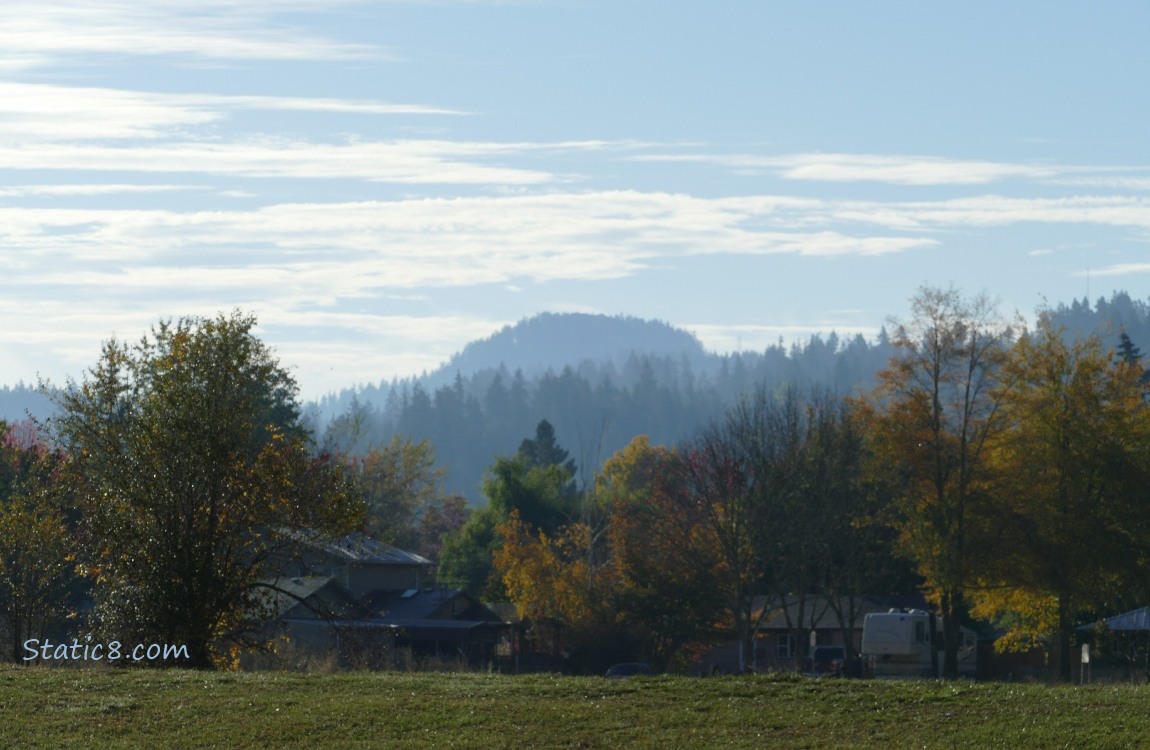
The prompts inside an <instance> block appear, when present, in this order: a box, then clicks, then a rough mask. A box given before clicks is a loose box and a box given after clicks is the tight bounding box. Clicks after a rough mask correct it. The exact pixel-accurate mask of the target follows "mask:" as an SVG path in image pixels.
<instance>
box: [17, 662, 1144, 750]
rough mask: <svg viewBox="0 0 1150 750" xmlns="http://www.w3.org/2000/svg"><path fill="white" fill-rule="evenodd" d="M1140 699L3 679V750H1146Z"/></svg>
mask: <svg viewBox="0 0 1150 750" xmlns="http://www.w3.org/2000/svg"><path fill="white" fill-rule="evenodd" d="M1148 708H1150V690H1148V689H1147V688H1140V687H1136V686H1131V685H1118V686H1113V685H1105V686H1101V685H1099V686H1086V687H1075V686H1057V687H1049V686H1043V685H1019V684H991V683H975V684H971V683H958V684H946V683H936V682H929V683H928V682H919V683H889V682H887V683H884V682H857V681H844V680H813V679H798V678H789V677H748V678H733V677H731V678H715V679H706V680H700V679H692V678H682V677H656V678H641V679H634V680H624V681H613V680H605V679H601V678H574V677H557V676H550V675H546V676H544V675H534V676H521V677H506V676H489V675H472V674H466V675H455V674H415V675H411V674H346V675H344V674H340V675H301V674H288V673H243V674H231V673H225V674H221V673H209V674H205V673H195V672H185V671H145V670H63V669H57V670H49V669H20V668H0V746H3V747H12V748H23V747H53V748H55V747H85V748H87V747H148V748H153V747H180V748H185V747H186V748H194V747H226V748H241V747H243V748H246V747H252V748H256V747H258V748H263V747H301V748H303V747H307V748H313V747H332V748H360V747H362V748H384V747H386V748H427V747H447V746H451V747H474V748H480V747H493V748H503V747H520V748H528V747H579V748H615V747H644V748H660V749H662V748H673V747H682V748H701V747H707V748H712V747H754V748H762V747H772V748H774V747H780V748H787V747H794V748H799V747H812V748H836V747H841V748H848V747H849V748H860V747H862V748H865V747H875V748H891V747H977V748H990V747H1010V748H1015V747H1034V748H1056V747H1069V748H1092V747H1098V748H1111V747H1137V746H1145V744H1146V743H1147V742H1150V739H1147V738H1148V737H1150V711H1148V710H1147V709H1148Z"/></svg>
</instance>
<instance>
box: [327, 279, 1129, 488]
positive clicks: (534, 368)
mask: <svg viewBox="0 0 1150 750" xmlns="http://www.w3.org/2000/svg"><path fill="white" fill-rule="evenodd" d="M1053 312H1054V313H1055V315H1056V316H1057V317H1058V318H1059V319H1060V321H1061V322H1063V323H1064V324H1065V325H1066V327H1067V330H1068V332H1070V333H1072V334H1074V335H1085V334H1089V333H1094V332H1099V333H1101V335H1102V336H1103V338H1104V340H1105V341H1107V342H1108V343H1110V344H1111V345H1117V343H1118V334H1119V331H1120V330H1122V329H1125V331H1126V332H1127V334H1128V335H1129V336H1130V337H1131V339H1132V340H1133V342H1134V343H1135V344H1136V345H1138V346H1140V347H1142V348H1143V349H1147V348H1150V305H1147V303H1145V302H1141V301H1135V300H1132V299H1131V298H1130V297H1129V295H1127V294H1126V293H1124V292H1119V293H1116V294H1114V295H1113V296H1112V297H1111V298H1110V299H1109V300H1106V299H1099V300H1098V301H1097V303H1095V304H1094V305H1091V304H1090V303H1089V302H1087V301H1085V300H1082V301H1074V302H1073V303H1071V304H1070V305H1060V306H1059V307H1057V308H1055V309H1054V310H1053ZM893 353H894V351H893V348H892V347H891V345H890V343H889V341H888V339H887V337H886V335H885V332H884V333H883V334H880V335H879V336H878V337H876V338H875V339H874V340H871V341H867V340H865V339H864V338H863V337H861V336H855V337H851V338H846V339H844V338H840V337H838V336H837V335H835V334H834V333H831V334H829V335H827V336H826V337H823V336H812V337H811V338H810V339H809V340H808V341H806V342H805V343H804V344H801V345H799V344H796V345H792V346H791V347H783V346H781V345H774V346H771V347H768V348H767V349H765V350H764V351H761V352H743V353H740V354H731V355H717V354H711V353H707V352H705V351H704V350H703V348H702V346H701V345H700V344H699V342H698V340H697V339H695V338H694V337H693V336H691V335H690V334H688V333H686V332H684V331H681V330H677V329H675V328H672V327H671V326H668V325H666V324H664V323H658V322H651V321H641V320H637V319H634V318H618V317H616V318H612V317H607V316H591V315H560V314H545V315H540V316H538V317H535V318H531V319H530V320H526V321H523V322H521V323H519V324H517V325H515V326H511V327H508V328H505V329H504V330H502V331H500V332H499V333H497V334H495V335H494V336H492V337H490V338H488V339H485V340H482V341H478V342H473V343H472V344H470V345H468V346H467V347H465V348H464V349H463V351H461V352H460V353H459V354H458V355H456V356H455V357H454V358H452V360H451V361H449V362H448V364H446V365H445V366H444V367H442V368H440V369H439V370H437V371H436V372H434V373H431V374H429V375H425V376H424V377H422V378H413V379H409V380H405V381H397V382H393V383H390V384H386V383H381V384H379V385H378V386H370V387H367V388H361V389H354V390H353V389H349V390H346V391H344V392H342V393H340V394H337V395H332V396H330V397H328V398H327V399H325V400H323V401H322V402H320V403H318V404H310V405H309V413H310V415H311V419H312V420H313V424H314V426H315V427H316V430H317V433H319V434H323V435H324V436H325V440H326V442H327V443H328V444H329V445H331V446H336V447H339V448H341V449H344V450H365V449H366V448H368V447H370V446H373V445H378V444H380V443H382V442H385V441H386V440H388V439H389V438H390V437H391V436H392V435H394V434H402V435H406V436H409V437H412V438H415V439H417V440H422V439H424V438H426V439H428V440H429V441H430V442H431V444H432V445H433V447H434V448H435V451H436V456H437V459H438V461H439V462H440V463H441V464H443V465H445V466H446V467H447V469H448V478H447V483H446V484H447V489H448V490H449V491H451V492H455V493H459V494H462V495H464V496H466V497H467V498H468V499H470V500H472V501H479V500H480V498H481V491H480V485H481V482H482V477H483V474H484V472H485V470H486V469H487V468H488V467H489V466H490V465H491V464H492V462H493V460H494V458H495V456H497V455H507V454H511V453H514V452H515V450H516V449H517V448H518V446H519V444H520V442H521V441H522V440H523V439H524V438H526V437H529V436H531V435H533V434H534V431H535V426H536V425H537V424H538V422H539V421H540V420H541V419H547V420H548V421H550V422H551V424H552V425H554V427H555V431H556V437H557V438H558V440H559V442H560V444H562V445H563V446H564V447H566V448H567V449H568V450H570V452H571V456H572V458H574V459H575V461H576V463H577V465H578V467H579V470H580V474H581V478H582V479H584V480H586V479H589V478H590V476H591V474H592V472H593V471H594V469H595V468H596V467H597V466H599V465H601V464H602V462H603V461H604V460H605V459H606V458H607V457H609V456H610V455H611V453H613V452H614V451H616V450H618V449H620V448H622V447H623V446H624V445H626V444H627V442H629V441H630V440H631V438H633V437H634V436H635V435H640V434H646V435H649V436H650V437H651V440H652V441H653V442H654V443H663V444H674V443H676V442H678V441H680V440H682V439H683V438H686V437H688V436H689V435H691V434H692V433H694V432H695V431H696V430H697V429H698V428H699V427H700V426H702V425H705V424H707V423H708V422H710V421H711V420H713V419H715V418H716V417H718V416H719V415H721V414H722V412H723V410H724V409H725V408H726V407H727V406H729V405H730V404H732V403H734V402H735V401H736V400H737V399H738V398H739V397H740V396H741V395H743V394H745V393H747V392H749V391H751V390H753V389H754V388H756V387H758V386H760V385H761V386H764V387H766V388H768V389H776V388H778V387H780V386H782V385H783V384H784V383H792V384H795V385H798V386H799V387H803V388H809V387H812V386H816V387H825V388H830V389H832V390H834V391H837V392H840V393H848V392H850V391H852V390H856V389H863V390H865V389H869V388H870V387H872V386H873V384H874V379H875V376H876V374H877V372H878V371H879V370H881V369H882V368H883V367H885V366H886V364H887V362H888V361H889V359H890V357H891V355H892V354H893Z"/></svg>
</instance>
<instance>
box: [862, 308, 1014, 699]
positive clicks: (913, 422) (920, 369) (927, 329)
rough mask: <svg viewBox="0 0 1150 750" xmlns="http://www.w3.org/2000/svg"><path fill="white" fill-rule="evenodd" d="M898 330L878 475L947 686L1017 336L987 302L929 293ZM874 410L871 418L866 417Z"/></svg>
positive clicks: (877, 413)
mask: <svg viewBox="0 0 1150 750" xmlns="http://www.w3.org/2000/svg"><path fill="white" fill-rule="evenodd" d="M911 309H912V314H911V318H910V319H909V320H908V321H905V322H898V323H896V326H895V334H894V339H893V341H894V344H895V346H896V347H897V350H898V355H897V356H896V357H895V358H893V359H892V360H891V363H890V366H889V367H888V369H886V370H885V371H884V372H883V373H882V374H881V380H880V385H879V387H878V388H877V389H876V391H875V393H874V394H873V400H872V401H871V402H870V404H869V405H866V404H864V405H862V410H863V411H864V412H866V413H868V414H869V429H870V432H871V435H872V437H873V439H874V442H873V449H874V456H875V459H876V462H877V463H876V466H877V469H878V473H879V474H881V475H884V476H886V477H888V478H890V479H891V480H892V487H893V489H894V492H895V495H894V499H895V502H896V503H897V505H898V513H897V517H896V526H897V528H898V530H899V533H900V537H899V542H900V546H901V549H902V550H903V552H904V553H905V554H906V555H908V556H909V557H910V559H912V560H913V561H914V562H915V564H916V565H917V568H918V572H919V573H920V574H921V575H922V576H923V578H924V580H925V582H926V587H927V590H928V593H929V594H930V596H931V598H932V599H933V600H934V602H935V603H936V605H937V606H938V609H939V611H940V613H941V616H942V622H943V631H944V662H943V669H942V673H943V675H944V676H945V677H949V678H954V677H957V675H958V650H959V645H960V639H961V636H960V630H959V625H960V621H961V618H962V616H963V613H964V611H965V606H966V600H965V594H966V590H967V587H968V584H969V583H970V580H969V577H970V565H971V561H972V559H974V558H975V557H977V555H978V554H985V552H986V551H985V550H978V551H976V550H977V535H976V533H975V531H976V529H977V527H978V525H977V517H978V515H979V512H980V511H979V506H980V505H984V504H985V503H986V501H987V499H988V494H987V489H988V482H989V480H990V475H989V472H990V465H989V462H988V446H989V443H990V441H991V440H992V439H993V437H994V436H995V435H996V434H997V433H999V432H1000V431H1001V430H1002V429H1003V428H1004V421H1003V414H1002V410H1001V408H1000V404H1001V399H1002V394H1003V393H1004V392H1005V391H1006V388H1007V384H1006V383H1004V381H1003V378H1002V364H1003V362H1004V360H1005V358H1006V356H1007V353H1008V347H1009V343H1010V341H1011V339H1012V336H1013V329H1012V327H1011V326H1009V325H1007V324H1006V322H1005V321H1004V320H1003V319H1002V318H1001V316H999V314H998V312H997V310H996V309H995V306H994V305H993V304H992V303H991V302H990V301H989V300H988V299H987V298H986V297H984V296H979V297H975V298H973V299H969V300H968V299H964V298H963V297H962V296H961V295H960V294H959V293H958V292H957V291H956V290H955V289H953V288H951V289H948V290H941V289H932V288H923V289H922V290H920V292H919V293H918V295H917V296H915V297H914V299H913V300H912V301H911ZM868 409H869V411H868Z"/></svg>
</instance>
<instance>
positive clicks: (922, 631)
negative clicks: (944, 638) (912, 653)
mask: <svg viewBox="0 0 1150 750" xmlns="http://www.w3.org/2000/svg"><path fill="white" fill-rule="evenodd" d="M914 639H915V640H916V641H918V642H919V643H922V642H923V641H925V640H926V623H925V622H923V621H922V620H918V621H917V622H915V624H914Z"/></svg>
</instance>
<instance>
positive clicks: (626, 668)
mask: <svg viewBox="0 0 1150 750" xmlns="http://www.w3.org/2000/svg"><path fill="white" fill-rule="evenodd" d="M648 674H655V670H653V669H651V665H650V664H647V663H646V662H641V661H631V662H626V663H624V664H613V665H611V668H610V669H608V670H607V674H605V675H603V676H604V677H612V678H619V679H622V678H625V677H635V676H637V675H648Z"/></svg>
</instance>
